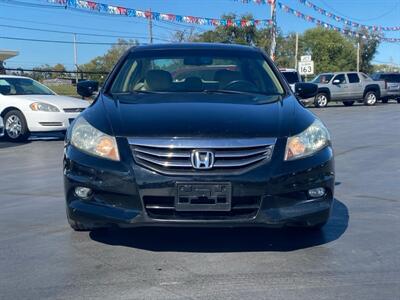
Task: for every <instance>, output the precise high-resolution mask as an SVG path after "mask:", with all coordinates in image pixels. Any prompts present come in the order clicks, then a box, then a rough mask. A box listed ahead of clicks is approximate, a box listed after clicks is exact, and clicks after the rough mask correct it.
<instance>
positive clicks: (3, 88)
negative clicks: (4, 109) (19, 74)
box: [0, 85, 11, 95]
mask: <svg viewBox="0 0 400 300" xmlns="http://www.w3.org/2000/svg"><path fill="white" fill-rule="evenodd" d="M10 92H11V85H0V94H3V95H8V94H10Z"/></svg>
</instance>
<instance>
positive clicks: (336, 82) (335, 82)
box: [332, 79, 340, 84]
mask: <svg viewBox="0 0 400 300" xmlns="http://www.w3.org/2000/svg"><path fill="white" fill-rule="evenodd" d="M332 83H333V84H340V80H339V79H335V80H334V81H332Z"/></svg>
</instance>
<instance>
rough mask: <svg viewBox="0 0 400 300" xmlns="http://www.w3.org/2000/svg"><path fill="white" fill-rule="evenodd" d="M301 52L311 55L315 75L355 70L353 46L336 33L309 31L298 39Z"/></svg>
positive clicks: (315, 29) (322, 30)
mask: <svg viewBox="0 0 400 300" xmlns="http://www.w3.org/2000/svg"><path fill="white" fill-rule="evenodd" d="M300 43H301V45H302V52H300V53H304V54H311V55H312V58H313V61H314V63H315V69H316V71H315V72H316V73H317V74H318V73H322V72H339V71H353V70H355V69H356V60H357V57H356V55H357V54H356V49H355V46H354V44H353V43H352V42H351V41H350V40H349V39H347V38H345V37H344V36H343V35H341V34H340V33H339V32H337V31H333V30H329V29H325V28H322V27H318V28H313V29H309V30H307V31H305V32H304V34H303V35H302V36H301V38H300Z"/></svg>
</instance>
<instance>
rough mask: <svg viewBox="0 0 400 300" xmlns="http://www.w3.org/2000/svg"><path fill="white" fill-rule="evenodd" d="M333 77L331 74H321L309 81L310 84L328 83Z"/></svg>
mask: <svg viewBox="0 0 400 300" xmlns="http://www.w3.org/2000/svg"><path fill="white" fill-rule="evenodd" d="M332 77H333V74H321V75H318V76H317V77H315V78H314V79H313V80H311V82H312V83H323V84H324V83H325V84H326V83H329V81H331V79H332Z"/></svg>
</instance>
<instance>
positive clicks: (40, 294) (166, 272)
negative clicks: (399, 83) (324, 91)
mask: <svg viewBox="0 0 400 300" xmlns="http://www.w3.org/2000/svg"><path fill="white" fill-rule="evenodd" d="M312 111H313V112H315V113H316V114H317V115H319V116H320V117H321V119H322V120H323V121H324V122H325V123H326V124H327V126H328V127H329V129H330V131H331V134H332V138H333V144H334V148H335V154H336V174H337V183H336V195H335V196H336V202H335V206H334V210H333V214H332V217H331V219H330V222H329V223H328V224H327V225H326V226H325V227H324V229H323V230H322V231H321V232H320V233H318V232H314V233H309V232H304V231H301V230H277V229H274V230H272V229H260V228H255V229H248V228H247V229H243V228H242V229H191V228H184V229H183V228H182V229H179V228H147V229H146V228H137V229H124V230H122V229H110V230H106V231H101V232H92V233H89V232H79V233H78V232H74V231H72V230H71V229H70V228H69V226H68V225H67V221H66V217H65V207H64V199H63V186H62V153H63V141H62V140H61V139H57V138H55V139H50V138H49V139H43V138H39V139H35V138H33V139H32V140H31V141H29V142H28V143H24V144H11V143H8V142H5V141H0V270H1V272H0V299H28V298H29V299H82V298H85V299H90V298H95V299H222V298H229V299H285V300H289V299H307V300H312V299H373V300H376V299H391V300H392V299H400V255H399V254H400V196H399V195H400V181H399V179H400V156H399V153H400V151H399V150H400V105H398V104H394V103H391V104H388V105H377V106H375V107H365V106H362V105H356V106H353V107H344V106H341V105H337V106H334V107H328V108H325V109H312Z"/></svg>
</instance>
